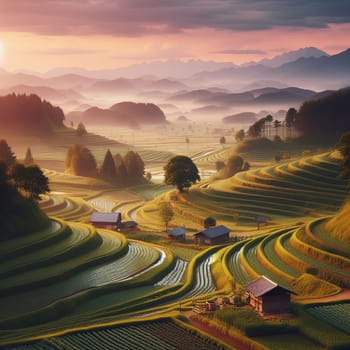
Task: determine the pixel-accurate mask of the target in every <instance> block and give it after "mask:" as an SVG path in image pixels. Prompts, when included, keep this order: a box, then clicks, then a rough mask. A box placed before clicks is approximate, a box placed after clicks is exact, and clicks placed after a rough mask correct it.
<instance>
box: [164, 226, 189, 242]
mask: <svg viewBox="0 0 350 350" xmlns="http://www.w3.org/2000/svg"><path fill="white" fill-rule="evenodd" d="M167 233H168V237H169V239H170V240H172V241H181V242H184V241H185V240H186V230H185V229H184V228H182V227H178V228H175V229H173V230H167Z"/></svg>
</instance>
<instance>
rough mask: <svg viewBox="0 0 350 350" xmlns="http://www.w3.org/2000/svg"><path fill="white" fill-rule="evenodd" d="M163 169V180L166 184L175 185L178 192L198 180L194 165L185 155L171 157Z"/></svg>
mask: <svg viewBox="0 0 350 350" xmlns="http://www.w3.org/2000/svg"><path fill="white" fill-rule="evenodd" d="M164 171H165V174H164V182H165V183H166V184H168V185H175V186H176V187H177V188H178V190H179V191H180V192H183V190H184V188H188V187H190V186H191V185H192V184H194V183H196V182H197V181H200V176H199V173H198V169H197V167H196V165H195V164H194V163H193V162H192V159H191V158H189V157H186V156H175V157H173V158H171V159H170V160H169V161H168V163H167V164H166V165H165V167H164Z"/></svg>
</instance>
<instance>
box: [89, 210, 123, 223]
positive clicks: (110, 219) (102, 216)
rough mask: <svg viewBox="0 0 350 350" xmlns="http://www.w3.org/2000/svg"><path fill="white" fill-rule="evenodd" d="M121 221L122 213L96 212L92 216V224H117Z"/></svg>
mask: <svg viewBox="0 0 350 350" xmlns="http://www.w3.org/2000/svg"><path fill="white" fill-rule="evenodd" d="M119 219H120V213H99V212H97V211H95V212H94V213H92V215H91V222H106V223H111V224H114V223H117V222H118V221H119Z"/></svg>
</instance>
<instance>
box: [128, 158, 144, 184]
mask: <svg viewBox="0 0 350 350" xmlns="http://www.w3.org/2000/svg"><path fill="white" fill-rule="evenodd" d="M124 164H125V168H126V173H127V175H128V176H129V177H130V178H134V179H135V178H136V179H137V178H138V179H139V178H142V177H143V175H144V173H145V165H144V163H143V160H142V158H141V157H140V155H139V154H138V153H136V152H134V151H128V153H127V154H126V155H125V157H124Z"/></svg>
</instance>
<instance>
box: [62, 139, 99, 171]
mask: <svg viewBox="0 0 350 350" xmlns="http://www.w3.org/2000/svg"><path fill="white" fill-rule="evenodd" d="M65 167H66V172H68V173H70V174H72V175H79V176H88V177H97V174H98V172H97V163H96V159H95V157H94V155H93V154H92V153H91V151H90V150H89V149H88V148H87V147H85V146H82V145H73V146H72V147H70V148H69V150H68V152H67V156H66V161H65Z"/></svg>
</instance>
